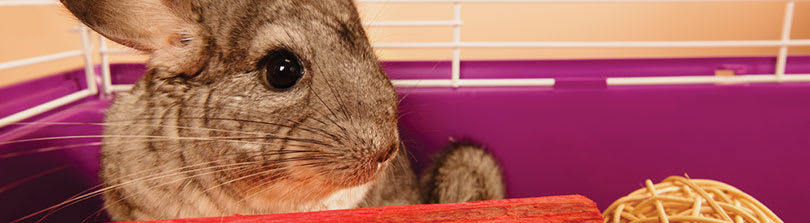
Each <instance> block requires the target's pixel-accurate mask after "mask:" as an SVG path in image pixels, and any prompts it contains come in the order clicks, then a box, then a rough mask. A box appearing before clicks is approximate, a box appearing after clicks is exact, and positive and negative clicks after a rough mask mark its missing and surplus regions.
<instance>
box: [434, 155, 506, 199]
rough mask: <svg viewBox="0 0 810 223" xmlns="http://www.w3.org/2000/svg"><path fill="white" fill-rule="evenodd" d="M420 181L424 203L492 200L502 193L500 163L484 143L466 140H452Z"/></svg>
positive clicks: (498, 197) (501, 196)
mask: <svg viewBox="0 0 810 223" xmlns="http://www.w3.org/2000/svg"><path fill="white" fill-rule="evenodd" d="M421 181H422V193H423V194H422V195H423V197H424V198H425V199H426V202H427V203H459V202H469V201H479V200H493V199H502V198H504V196H505V188H504V182H503V176H502V173H501V167H500V165H499V164H498V162H497V161H496V160H495V158H494V157H492V155H491V154H489V153H488V152H487V151H486V150H484V149H483V147H481V146H479V145H477V144H474V143H469V142H454V143H452V144H450V145H449V146H448V147H447V148H445V149H444V151H442V153H441V154H440V155H439V156H438V157H436V159H435V160H434V163H433V166H431V167H430V168H428V169H427V171H426V172H425V173H424V174H423V176H422V180H421Z"/></svg>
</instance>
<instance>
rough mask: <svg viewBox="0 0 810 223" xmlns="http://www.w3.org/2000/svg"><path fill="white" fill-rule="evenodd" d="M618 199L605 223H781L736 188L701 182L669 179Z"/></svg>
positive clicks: (605, 214) (708, 181)
mask: <svg viewBox="0 0 810 223" xmlns="http://www.w3.org/2000/svg"><path fill="white" fill-rule="evenodd" d="M646 185H647V187H646V188H642V189H639V190H636V191H634V192H633V193H630V195H627V196H625V197H622V198H620V199H619V200H617V201H616V202H613V204H611V205H610V207H608V208H607V209H606V210H605V212H604V213H602V215H603V216H604V217H605V221H604V222H605V223H659V222H660V223H669V222H691V223H742V222H746V223H754V222H756V223H768V222H774V223H783V221H782V220H781V219H779V217H777V216H776V215H775V214H774V213H773V212H772V211H771V210H770V209H768V208H767V207H765V205H763V204H762V203H760V202H759V201H757V200H756V199H754V198H753V197H751V195H748V194H746V193H744V192H742V191H740V190H739V189H737V188H734V187H732V186H730V185H728V184H725V183H722V182H719V181H714V180H705V179H687V178H684V177H680V176H671V177H668V178H666V179H664V181H662V182H661V183H659V184H655V185H653V183H652V181H650V180H647V181H646Z"/></svg>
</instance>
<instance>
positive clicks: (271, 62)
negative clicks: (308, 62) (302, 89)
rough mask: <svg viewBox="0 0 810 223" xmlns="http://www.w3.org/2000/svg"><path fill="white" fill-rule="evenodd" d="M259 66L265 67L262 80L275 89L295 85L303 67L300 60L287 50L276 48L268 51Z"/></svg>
mask: <svg viewBox="0 0 810 223" xmlns="http://www.w3.org/2000/svg"><path fill="white" fill-rule="evenodd" d="M259 65H260V67H263V69H266V72H265V73H264V75H262V76H263V77H262V78H264V82H265V83H266V84H268V85H269V86H271V87H273V88H277V89H282V90H283V89H287V88H290V87H292V86H294V85H295V83H296V82H298V80H299V79H301V77H302V76H304V68H303V67H301V62H300V61H298V57H296V56H295V54H293V53H292V52H290V51H289V50H276V51H273V52H270V53H269V54H268V55H267V56H265V57H264V58H263V59H262V60H261V61H260V62H259Z"/></svg>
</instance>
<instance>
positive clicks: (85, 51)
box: [0, 0, 810, 127]
mask: <svg viewBox="0 0 810 223" xmlns="http://www.w3.org/2000/svg"><path fill="white" fill-rule="evenodd" d="M807 1H810V0H499V1H496V0H357V2H362V3H397V4H407V3H446V4H452V13H453V19H452V20H419V21H370V22H365V23H364V25H366V26H367V27H452V32H453V33H452V34H453V39H452V41H450V42H409V43H377V44H373V46H374V47H376V48H446V49H452V54H453V55H452V60H451V67H452V68H451V74H450V78H449V79H421V80H392V82H393V83H394V85H395V86H398V87H479V86H489V87H494V86H553V85H554V83H555V80H554V78H518V79H465V78H461V75H462V74H461V50H463V49H465V48H651V47H655V48H680V47H778V48H779V52H778V54H777V55H776V57H777V61H776V64H775V65H776V69H775V70H774V73H773V74H759V75H736V76H730V77H719V76H667V77H608V78H607V80H606V82H607V83H606V84H607V85H611V86H612V85H663V84H711V83H719V84H726V83H763V82H799V81H802V82H810V74H790V75H785V68H786V64H787V57H788V49H789V48H790V47H795V46H810V39H791V38H790V34H791V29H792V26H793V20H794V16H793V15H794V11H795V5H796V2H807ZM631 2H632V3H656V2H672V3H677V2H692V3H700V2H781V3H785V12H784V18H783V23H782V27H781V30H782V32H781V38H780V39H778V40H739V41H737V40H730V41H582V42H564V41H528V42H503V41H486V42H481V41H462V38H461V29H462V27H463V26H464V21H463V20H462V16H461V13H462V8H463V5H464V4H468V3H504V4H506V3H631ZM57 4H59V2H58V1H56V0H0V7H3V6H38V5H57ZM80 33H81V35H82V40H81V41H82V42H81V43H82V49H81V50H73V51H67V52H62V53H56V54H51V55H45V56H39V57H33V58H27V59H21V60H15V61H9V62H3V63H0V70H2V69H10V68H14V67H20V66H29V65H34V64H38V63H43V62H47V61H52V60H58V59H63V58H68V57H73V56H79V55H83V56H84V59H85V74H86V76H87V81H88V88H87V89H84V90H81V91H78V92H76V93H73V94H70V95H67V96H64V97H62V98H59V99H56V100H53V101H50V102H47V103H44V104H42V105H39V106H36V107H34V108H30V109H28V110H25V111H22V112H19V113H16V114H13V115H10V116H8V117H5V118H2V119H0V127H2V126H5V125H8V124H11V123H14V122H17V121H20V120H23V119H25V118H29V117H32V116H34V115H37V114H41V113H43V112H46V111H48V110H50V109H53V108H56V107H59V106H62V105H65V104H68V103H71V102H74V101H77V100H80V99H82V98H84V97H88V96H93V95H97V94H98V92H99V90H100V92H101V96H102V97H104V96H109V95H110V94H112V93H113V92H115V91H125V90H128V89H130V88H131V85H113V84H111V73H110V60H109V57H110V56H112V55H116V54H133V53H137V52H135V51H133V50H125V49H110V48H108V46H107V40H106V39H104V38H103V37H101V36H99V52H100V55H99V56H100V57H101V75H100V77H101V79H100V83H97V80H96V78H95V72H94V65H93V64H92V62H91V53H92V50H93V47H92V46H91V45H90V42H91V41H90V40H91V38H90V37H89V34H90V33H89V31H88V29H87V28H86V27H84V26H82V28H81V31H80Z"/></svg>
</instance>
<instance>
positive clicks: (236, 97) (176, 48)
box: [62, 0, 400, 192]
mask: <svg viewBox="0 0 810 223" xmlns="http://www.w3.org/2000/svg"><path fill="white" fill-rule="evenodd" d="M62 2H63V4H64V5H66V6H67V8H68V9H69V10H70V11H71V13H72V14H73V15H75V16H76V17H78V18H79V20H81V21H82V22H83V23H85V24H86V25H87V26H88V27H90V28H92V29H93V30H95V31H97V32H98V33H100V34H102V35H104V36H105V37H107V38H109V39H111V40H113V41H116V42H118V43H120V44H123V45H125V46H129V47H132V48H135V49H137V50H140V51H143V52H145V53H147V54H149V55H150V56H151V57H150V60H149V62H148V67H149V71H147V74H146V76H145V77H144V79H143V80H142V81H141V82H140V83H139V84H138V85H136V89H134V90H133V91H132V92H133V94H135V93H137V92H140V93H137V94H135V96H131V97H126V98H125V99H120V100H123V101H118V102H116V106H118V107H119V108H120V109H116V110H115V112H118V113H119V114H108V121H115V120H116V119H118V120H125V119H130V120H132V119H135V118H139V117H140V118H142V117H152V118H158V119H160V122H157V123H159V124H160V125H161V126H160V127H159V128H160V131H146V132H151V133H157V134H172V135H173V136H175V137H177V138H178V139H181V140H182V137H207V138H208V139H209V140H188V141H182V142H183V143H177V144H172V143H156V144H152V148H150V150H149V151H152V152H157V153H165V154H177V153H183V154H184V158H185V159H188V160H184V162H188V163H190V164H194V163H204V162H219V163H240V162H242V163H244V162H259V163H260V165H259V166H257V167H256V168H254V169H252V171H248V172H247V173H246V172H244V170H243V169H240V171H242V172H239V171H230V172H229V171H223V172H221V173H218V174H219V175H220V176H221V177H225V178H227V179H238V178H239V177H244V176H248V175H249V174H251V173H263V174H261V175H260V176H261V177H260V178H251V180H250V182H254V183H252V184H250V185H257V184H255V182H256V181H267V182H272V181H279V182H281V181H283V182H286V183H289V184H290V185H296V182H299V183H300V185H304V184H307V185H317V186H318V187H319V188H320V190H322V191H324V192H328V191H333V190H337V189H340V188H347V187H353V186H357V185H364V184H366V183H368V182H371V181H373V180H374V179H376V177H377V176H378V175H379V173H380V172H382V170H383V169H385V168H386V167H387V165H388V163H390V162H389V160H391V159H392V157H393V156H394V155H395V154H396V153H397V152H396V151H397V150H398V149H399V145H400V141H399V136H398V131H397V124H396V121H397V103H398V100H397V96H396V93H395V91H394V89H393V87H392V85H391V83H390V82H389V80H388V79H387V76H386V74H385V73H384V71H383V70H382V69H381V67H380V65H379V64H378V61H377V58H376V56H375V55H374V52H373V50H372V48H371V46H370V44H369V41H368V39H367V37H366V34H365V32H364V30H363V27H362V24H361V21H360V18H359V15H358V12H357V10H356V8H355V5H354V2H353V1H351V0H228V1H222V0H142V1H126V0H62ZM127 106H130V107H129V108H124V107H127ZM129 128H132V129H135V130H133V131H137V132H144V131H145V130H137V129H139V128H158V127H154V126H153V127H148V126H147V127H139V126H136V125H133V126H130V127H129ZM145 151H146V150H145ZM234 184H235V185H238V182H237V183H234ZM271 185H272V184H271ZM310 192H311V191H310Z"/></svg>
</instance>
